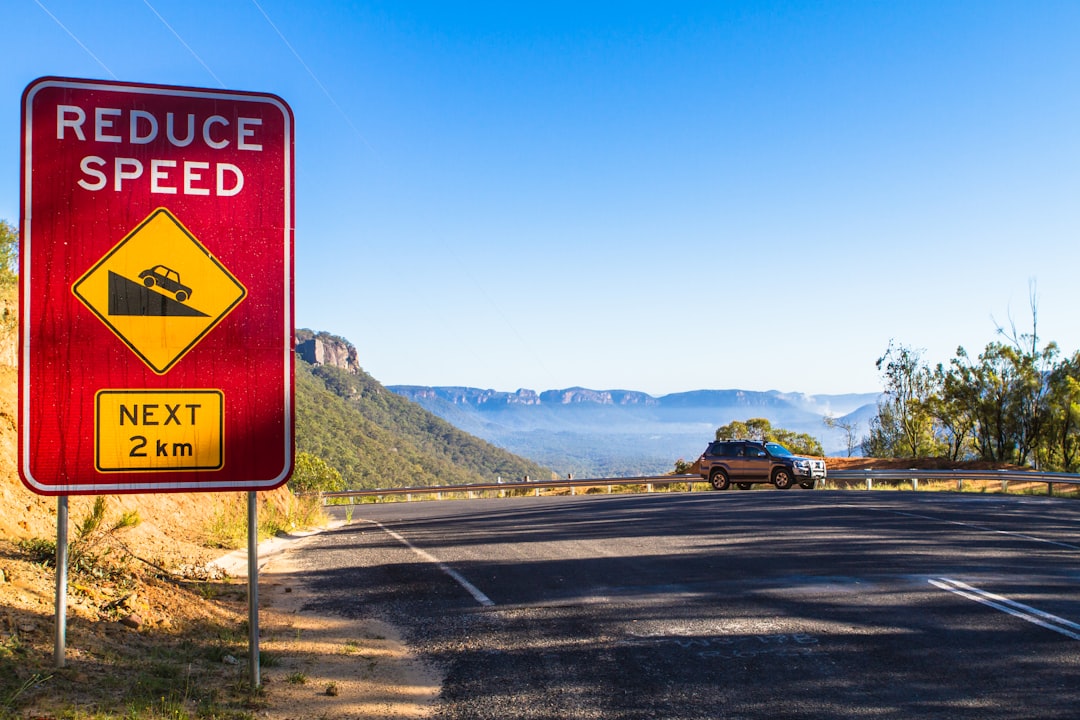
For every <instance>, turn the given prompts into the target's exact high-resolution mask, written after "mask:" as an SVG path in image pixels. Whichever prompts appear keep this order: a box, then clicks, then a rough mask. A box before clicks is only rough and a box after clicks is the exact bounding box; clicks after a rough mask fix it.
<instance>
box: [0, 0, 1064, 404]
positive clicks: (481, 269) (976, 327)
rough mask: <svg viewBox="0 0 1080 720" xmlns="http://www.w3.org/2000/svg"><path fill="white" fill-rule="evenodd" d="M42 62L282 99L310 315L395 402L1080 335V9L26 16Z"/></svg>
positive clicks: (12, 63) (942, 352)
mask: <svg viewBox="0 0 1080 720" xmlns="http://www.w3.org/2000/svg"><path fill="white" fill-rule="evenodd" d="M0 27H3V28H4V46H5V47H4V61H3V63H0V94H2V95H3V97H5V98H6V101H5V102H4V103H3V104H2V106H3V107H5V108H6V110H4V111H3V112H0V168H2V169H3V172H2V173H0V218H3V219H7V220H9V221H10V222H12V223H15V222H17V220H18V216H19V173H18V163H19V136H20V129H19V119H20V96H21V93H22V91H23V89H24V88H25V87H26V85H28V84H29V83H30V82H31V81H33V80H34V79H36V78H38V77H41V76H45V75H59V76H67V77H84V78H101V79H112V78H114V77H115V78H117V79H120V80H124V81H132V82H147V83H161V84H171V85H190V86H199V87H210V88H218V87H225V88H228V89H232V90H249V91H257V92H271V93H275V94H277V95H279V96H281V97H282V98H283V99H284V100H285V101H286V102H288V103H289V104H290V105H291V107H292V109H293V112H294V114H295V118H296V218H297V219H296V247H295V252H296V309H297V326H298V327H309V328H313V329H316V330H327V331H330V332H332V333H335V334H338V335H342V336H344V337H346V338H348V339H349V340H350V341H352V342H353V343H354V344H355V345H356V346H357V349H358V351H359V356H360V362H361V364H362V365H363V366H364V368H365V369H366V370H367V371H369V372H370V373H371V374H372V375H374V376H375V377H376V378H377V379H378V380H380V381H382V382H384V383H386V384H417V385H469V386H475V387H483V388H494V389H498V390H515V389H517V388H520V387H525V388H531V389H535V390H546V389H554V388H565V387H570V386H574V385H581V386H584V387H589V388H593V389H615V388H622V389H633V390H643V391H645V392H649V393H652V394H656V395H661V394H666V393H670V392H678V391H684V390H694V389H704V388H709V389H723V388H742V389H748V390H770V389H776V390H783V391H799V392H806V393H813V394H819V393H842V392H869V391H875V390H879V389H880V388H881V383H880V381H879V378H878V374H877V371H876V368H875V367H874V361H875V360H876V359H877V358H878V357H879V356H880V355H881V354H882V353H883V351H884V350H885V348H886V347H887V345H888V343H889V340H890V339H895V340H897V341H898V342H900V343H903V344H905V345H908V346H911V347H915V348H922V349H924V350H925V355H924V357H925V358H926V359H927V360H928V361H930V362H940V361H947V360H948V359H949V358H950V357H952V355H953V353H954V352H955V350H956V347H957V346H958V345H963V346H964V347H966V348H967V349H968V350H969V351H970V352H971V354H972V355H977V354H978V352H979V351H981V350H982V349H983V348H984V347H985V345H986V344H987V343H988V342H991V341H993V340H994V339H995V321H996V322H997V323H999V324H1008V322H1009V318H1010V317H1011V318H1012V319H1013V320H1014V321H1015V322H1016V325H1017V326H1018V327H1019V328H1020V329H1021V330H1029V329H1030V326H1031V315H1030V312H1029V289H1030V287H1031V286H1032V284H1033V283H1034V284H1035V287H1036V288H1037V295H1038V310H1039V313H1038V315H1039V332H1040V335H1041V336H1042V337H1043V338H1044V339H1045V340H1055V341H1057V342H1058V343H1059V344H1060V345H1061V347H1062V349H1063V350H1064V351H1065V352H1067V353H1070V354H1071V353H1072V352H1074V351H1076V350H1077V349H1078V348H1080V322H1078V316H1080V243H1078V240H1080V41H1078V40H1077V38H1078V37H1080V3H1078V2H1074V1H1071V0H1070V1H1065V2H1038V1H1031V2H1020V1H1019V0H1017V1H1015V2H993V1H992V0H974V1H972V2H950V1H948V0H933V1H930V2H919V1H915V0H912V1H905V2H870V1H869V0H867V1H865V2H855V1H852V2H793V1H792V2H737V1H730V2H679V1H678V0H664V1H663V2H634V1H632V0H626V1H623V2H605V3H594V2H587V1H586V0H574V1H573V2H562V1H561V0H543V1H542V2H507V1H505V0H503V1H499V2H450V1H441V0H440V1H432V2H407V1H405V0H388V1H386V2H374V1H372V2H368V1H365V0H353V1H351V2H345V1H340V2H329V1H327V2H320V1H318V0H311V1H310V2H296V1H294V0H97V1H95V2H87V1H86V0H0Z"/></svg>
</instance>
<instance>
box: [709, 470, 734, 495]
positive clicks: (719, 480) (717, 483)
mask: <svg viewBox="0 0 1080 720" xmlns="http://www.w3.org/2000/svg"><path fill="white" fill-rule="evenodd" d="M709 482H710V483H712V486H713V487H714V488H716V489H717V490H727V489H728V487H730V486H731V480H729V479H728V476H727V473H726V472H724V471H723V470H713V471H712V473H710V474H709Z"/></svg>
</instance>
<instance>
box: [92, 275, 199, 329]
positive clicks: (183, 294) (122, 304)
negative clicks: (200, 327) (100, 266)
mask: <svg viewBox="0 0 1080 720" xmlns="http://www.w3.org/2000/svg"><path fill="white" fill-rule="evenodd" d="M158 268H164V270H162V271H160V273H159V272H158V271H157V269H158ZM165 271H168V272H169V273H171V274H172V275H174V276H175V277H176V278H177V280H175V281H173V280H171V279H170V278H169V276H168V275H165V274H164V272H165ZM159 274H160V277H159ZM139 277H140V278H142V283H141V284H139V283H135V282H132V281H131V280H128V279H127V278H126V277H121V276H120V275H117V274H116V273H115V272H113V271H111V270H110V271H109V312H108V314H109V315H110V316H114V315H134V316H138V317H146V316H150V315H156V316H165V315H172V316H179V315H185V316H189V317H206V313H204V312H199V311H198V310H196V309H195V308H193V307H190V306H188V305H183V304H182V303H183V301H184V300H187V299H188V298H189V297H191V288H189V287H188V286H186V285H182V284H180V282H179V277H180V276H179V274H178V273H177V272H176V271H175V270H168V268H165V266H164V265H157V266H155V267H154V268H151V269H150V270H143V271H142V272H141V273H139ZM162 278H164V279H162ZM155 285H156V286H158V287H161V288H164V289H166V290H171V291H172V292H173V297H175V298H176V299H175V300H173V299H171V298H170V297H169V296H168V295H165V294H163V293H160V292H154V290H152V289H151V288H153V287H154V286H155Z"/></svg>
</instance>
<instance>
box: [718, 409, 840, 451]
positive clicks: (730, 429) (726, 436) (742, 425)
mask: <svg viewBox="0 0 1080 720" xmlns="http://www.w3.org/2000/svg"><path fill="white" fill-rule="evenodd" d="M716 439H717V440H757V441H758V442H775V443H780V444H781V445H783V446H784V447H786V448H787V449H788V450H790V451H791V452H793V453H795V454H796V455H819V456H820V455H824V454H825V450H824V449H822V447H821V441H819V440H818V439H817V438H815V437H813V436H812V435H809V434H807V433H799V432H795V431H794V430H786V429H784V428H774V427H773V426H772V423H770V422H769V421H768V420H766V419H765V418H750V419H749V420H747V421H746V422H740V421H738V420H733V421H732V422H730V423H728V424H727V425H724V426H723V427H720V428H717V430H716Z"/></svg>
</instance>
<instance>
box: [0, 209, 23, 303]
mask: <svg viewBox="0 0 1080 720" xmlns="http://www.w3.org/2000/svg"><path fill="white" fill-rule="evenodd" d="M18 279H19V233H18V231H17V230H16V229H15V228H14V227H12V226H11V225H9V224H8V223H7V222H5V221H4V220H0V287H3V286H5V285H13V284H14V283H15V281H16V280H18Z"/></svg>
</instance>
